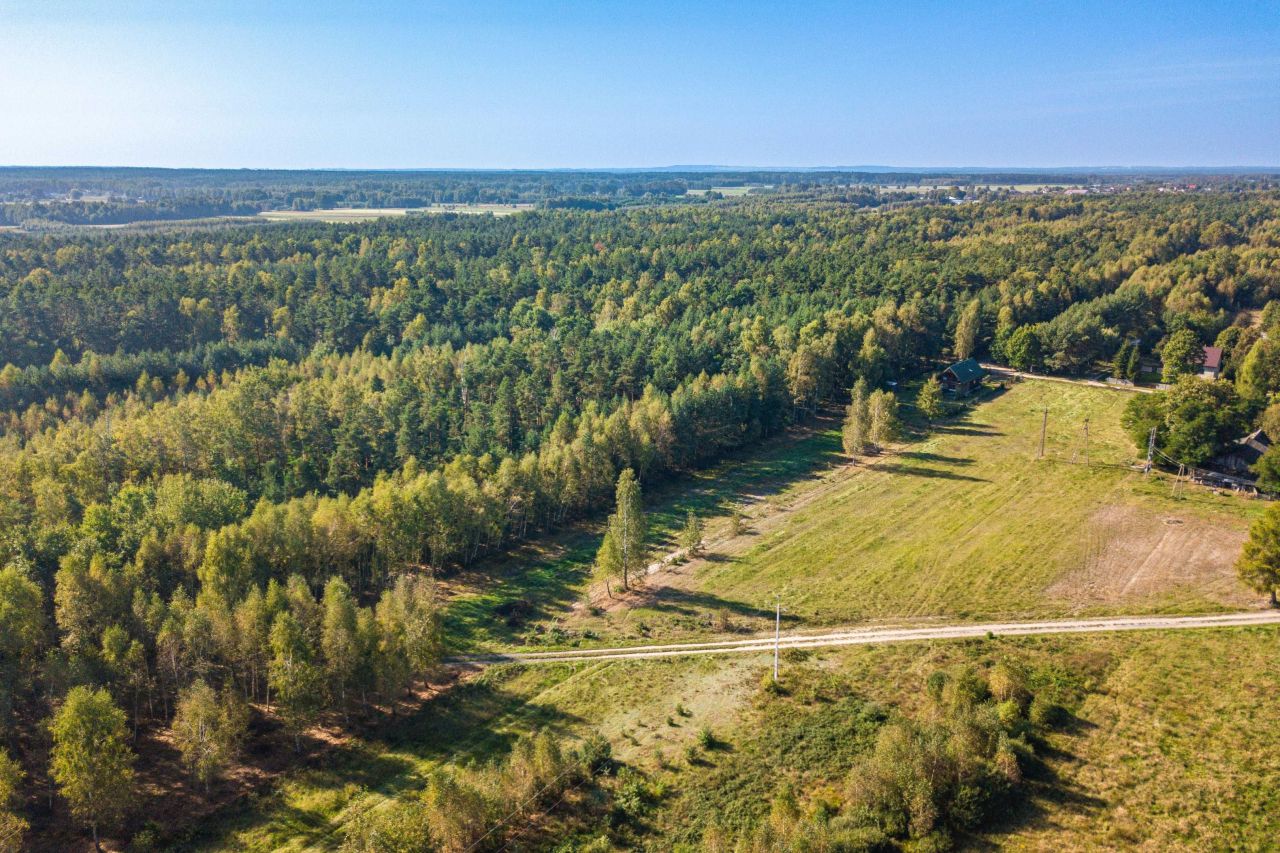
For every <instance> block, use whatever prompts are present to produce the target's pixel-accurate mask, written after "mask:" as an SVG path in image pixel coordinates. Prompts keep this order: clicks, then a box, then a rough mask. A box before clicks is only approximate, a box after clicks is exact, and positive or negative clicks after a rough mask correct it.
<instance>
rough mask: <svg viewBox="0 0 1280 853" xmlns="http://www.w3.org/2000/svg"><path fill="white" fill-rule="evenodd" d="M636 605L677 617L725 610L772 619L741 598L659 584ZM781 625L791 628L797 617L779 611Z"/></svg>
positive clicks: (770, 610) (766, 609)
mask: <svg viewBox="0 0 1280 853" xmlns="http://www.w3.org/2000/svg"><path fill="white" fill-rule="evenodd" d="M641 596H642V597H641V600H640V601H638V602H637V603H636V606H637V607H644V608H647V609H649V610H657V611H661V612H665V613H676V614H679V615H681V616H701V615H705V614H707V613H717V612H719V611H721V610H727V611H728V612H729V613H730V614H732V615H734V616H738V617H742V618H747V619H766V618H767V619H773V618H774V617H775V615H776V614H775V611H774V610H773V608H770V607H756V606H755V605H752V604H747V603H746V602H742V601H733V600H732V599H728V598H721V597H720V596H718V595H713V594H712V593H709V592H703V591H697V592H694V591H690V590H685V589H676V588H674V587H670V586H664V587H660V588H658V589H655V590H653V591H652V592H642V593H641ZM782 622H783V625H784V626H789V627H795V626H797V625H799V624H800V622H801V620H800V617H799V616H796V615H795V614H791V613H783V614H782Z"/></svg>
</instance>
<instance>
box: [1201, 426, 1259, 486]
mask: <svg viewBox="0 0 1280 853" xmlns="http://www.w3.org/2000/svg"><path fill="white" fill-rule="evenodd" d="M1270 447H1271V439H1270V438H1269V437H1268V436H1267V434H1266V433H1265V432H1263V431H1262V430H1260V429H1256V430H1254V431H1253V432H1251V433H1249V434H1248V435H1246V436H1245V437H1244V438H1240V439H1236V442H1235V444H1234V445H1232V447H1231V449H1230V450H1228V451H1227V452H1225V453H1222V454H1220V455H1218V456H1215V457H1214V458H1213V459H1210V460H1209V466H1210V467H1211V468H1216V469H1218V470H1219V471H1226V472H1227V473H1228V474H1243V475H1246V476H1247V475H1249V469H1250V468H1252V467H1253V465H1254V463H1255V462H1257V461H1258V460H1259V459H1261V458H1262V454H1264V453H1266V452H1267V450H1268V449H1270Z"/></svg>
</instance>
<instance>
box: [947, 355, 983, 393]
mask: <svg viewBox="0 0 1280 853" xmlns="http://www.w3.org/2000/svg"><path fill="white" fill-rule="evenodd" d="M986 375H987V372H986V371H985V370H983V369H982V365H981V364H978V360H977V359H974V358H966V359H965V360H964V361H957V362H956V363H955V364H953V365H951V366H950V367H948V368H947V369H946V370H944V371H942V375H941V376H940V377H939V380H940V381H941V382H942V388H943V390H944V391H947V392H949V393H951V394H954V395H956V396H957V397H967V396H969V395H970V394H972V393H973V392H974V391H976V390H978V388H979V387H980V386H981V385H982V378H983V377H984V376H986Z"/></svg>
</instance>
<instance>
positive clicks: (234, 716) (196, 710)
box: [172, 680, 249, 791]
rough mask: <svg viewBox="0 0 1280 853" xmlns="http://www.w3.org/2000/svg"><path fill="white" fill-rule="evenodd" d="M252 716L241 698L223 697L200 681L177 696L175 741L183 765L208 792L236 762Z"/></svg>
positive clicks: (233, 695) (174, 718) (174, 720)
mask: <svg viewBox="0 0 1280 853" xmlns="http://www.w3.org/2000/svg"><path fill="white" fill-rule="evenodd" d="M248 723H249V713H248V708H246V707H245V704H244V702H243V701H241V700H240V698H239V697H238V696H236V695H235V694H233V693H231V692H229V691H227V692H224V693H223V694H222V695H221V696H219V695H218V693H217V691H215V690H214V689H213V688H212V687H210V686H209V685H208V684H207V683H206V682H205V681H203V680H199V681H196V682H195V683H194V684H192V685H191V686H190V687H187V688H186V689H184V690H183V691H182V692H181V693H179V695H178V706H177V712H176V713H175V714H174V717H173V726H172V729H173V738H174V742H175V743H176V744H177V747H178V750H179V752H181V753H182V763H183V764H184V765H185V766H186V768H187V770H188V771H189V772H190V773H191V775H192V776H193V777H194V778H195V779H196V780H197V781H198V782H199V783H200V784H202V785H203V786H204V788H205V790H206V791H208V790H209V786H210V784H211V783H212V782H213V780H214V779H216V778H218V777H219V776H221V775H222V773H223V772H224V771H225V770H226V768H227V767H229V766H230V765H231V763H232V762H233V761H235V758H236V755H237V753H238V752H239V751H240V745H241V743H242V742H243V741H244V738H245V734H246V732H247V729H248Z"/></svg>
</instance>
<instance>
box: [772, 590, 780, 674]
mask: <svg viewBox="0 0 1280 853" xmlns="http://www.w3.org/2000/svg"><path fill="white" fill-rule="evenodd" d="M777 607H778V609H777V612H776V615H775V616H774V621H773V683H774V684H777V683H778V647H779V646H780V645H781V643H782V597H781V596H779V597H778V601H777Z"/></svg>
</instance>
